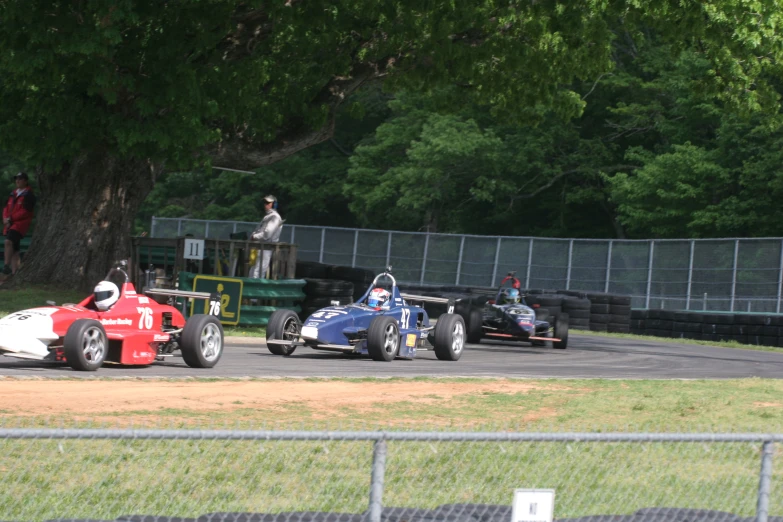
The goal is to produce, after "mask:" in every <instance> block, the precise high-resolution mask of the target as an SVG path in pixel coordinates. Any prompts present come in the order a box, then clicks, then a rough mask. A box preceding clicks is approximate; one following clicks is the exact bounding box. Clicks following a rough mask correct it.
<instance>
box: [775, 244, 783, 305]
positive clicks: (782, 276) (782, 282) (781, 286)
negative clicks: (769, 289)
mask: <svg viewBox="0 0 783 522" xmlns="http://www.w3.org/2000/svg"><path fill="white" fill-rule="evenodd" d="M781 292H783V240H781V241H780V271H779V272H778V305H777V307H776V308H775V313H778V314H779V313H780V294H781Z"/></svg>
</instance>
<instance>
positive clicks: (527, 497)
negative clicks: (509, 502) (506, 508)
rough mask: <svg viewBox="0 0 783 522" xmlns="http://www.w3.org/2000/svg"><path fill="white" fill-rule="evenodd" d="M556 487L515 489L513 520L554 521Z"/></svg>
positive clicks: (525, 521)
mask: <svg viewBox="0 0 783 522" xmlns="http://www.w3.org/2000/svg"><path fill="white" fill-rule="evenodd" d="M554 512H555V490H554V489H515V490H514V504H513V506H512V508H511V522H552V516H553V515H554Z"/></svg>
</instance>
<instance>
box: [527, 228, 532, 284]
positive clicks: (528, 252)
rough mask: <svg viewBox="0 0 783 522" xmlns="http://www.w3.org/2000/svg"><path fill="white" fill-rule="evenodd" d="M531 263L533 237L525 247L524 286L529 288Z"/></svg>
mask: <svg viewBox="0 0 783 522" xmlns="http://www.w3.org/2000/svg"><path fill="white" fill-rule="evenodd" d="M532 263H533V238H532V237H531V238H530V246H529V247H528V249H527V274H526V275H525V288H530V265H531V264H532Z"/></svg>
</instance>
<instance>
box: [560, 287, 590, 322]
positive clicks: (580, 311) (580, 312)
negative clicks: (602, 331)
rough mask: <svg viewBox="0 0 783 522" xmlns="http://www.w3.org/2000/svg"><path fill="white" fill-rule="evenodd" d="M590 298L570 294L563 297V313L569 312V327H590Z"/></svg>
mask: <svg viewBox="0 0 783 522" xmlns="http://www.w3.org/2000/svg"><path fill="white" fill-rule="evenodd" d="M590 306H591V304H590V300H589V299H588V298H587V297H584V296H582V297H579V296H576V295H569V296H567V297H564V298H563V304H562V306H561V308H562V310H563V313H566V314H568V323H569V327H570V328H572V329H574V330H589V329H590Z"/></svg>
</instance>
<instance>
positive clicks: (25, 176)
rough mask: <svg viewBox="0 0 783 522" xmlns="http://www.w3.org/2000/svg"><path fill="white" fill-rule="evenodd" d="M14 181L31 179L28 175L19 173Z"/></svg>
mask: <svg viewBox="0 0 783 522" xmlns="http://www.w3.org/2000/svg"><path fill="white" fill-rule="evenodd" d="M14 179H29V178H28V177H27V173H25V172H18V173H17V174H16V176H14Z"/></svg>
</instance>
